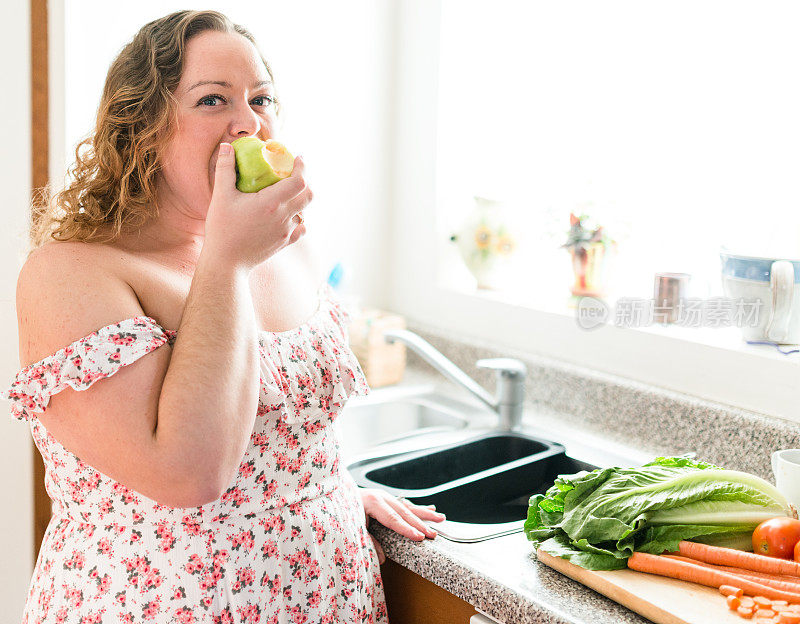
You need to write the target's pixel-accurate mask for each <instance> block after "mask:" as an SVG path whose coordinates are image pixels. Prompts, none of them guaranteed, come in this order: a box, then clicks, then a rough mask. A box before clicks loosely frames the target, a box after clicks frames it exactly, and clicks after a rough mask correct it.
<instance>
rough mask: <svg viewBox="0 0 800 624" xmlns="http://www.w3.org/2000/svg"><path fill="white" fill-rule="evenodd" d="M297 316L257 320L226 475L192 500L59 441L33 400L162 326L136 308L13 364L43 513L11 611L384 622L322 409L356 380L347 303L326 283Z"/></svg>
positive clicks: (42, 618)
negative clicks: (22, 591) (143, 485)
mask: <svg viewBox="0 0 800 624" xmlns="http://www.w3.org/2000/svg"><path fill="white" fill-rule="evenodd" d="M318 300H319V306H318V309H317V312H316V313H315V314H314V316H313V317H312V318H311V319H309V320H308V321H307V322H306V323H305V324H303V325H301V326H300V327H297V328H295V329H293V330H289V331H285V332H259V337H258V341H259V351H260V354H261V356H262V357H261V380H260V386H261V388H260V396H259V402H258V412H257V415H256V419H255V425H254V427H253V432H252V434H251V436H250V442H249V444H248V446H247V450H246V452H245V454H244V456H243V457H242V460H241V463H240V465H239V470H238V473H237V475H236V476H235V477H234V479H233V480H232V481H231V483H230V486H229V487H228V488H227V489H226V490H225V492H224V493H223V494H222V496H221V497H220V498H219V499H217V500H216V501H214V502H212V503H208V504H205V505H202V506H199V507H194V508H178V507H167V506H162V505H159V504H158V503H157V502H156V501H154V500H152V499H149V498H147V497H145V496H143V495H141V494H140V493H138V492H136V491H134V490H132V489H130V488H128V487H126V486H125V485H124V484H122V483H119V482H117V481H115V480H113V479H111V478H110V477H108V476H107V475H105V474H103V473H102V472H99V471H98V470H96V469H95V468H93V467H92V466H90V465H88V464H86V463H85V462H83V461H81V459H80V458H78V457H77V456H75V455H74V454H73V453H71V452H70V451H68V450H67V449H66V448H65V447H63V446H62V445H61V444H59V442H58V441H57V440H56V439H55V438H54V437H53V436H52V435H51V434H50V433H49V432H48V431H47V430H46V429H45V428H44V426H43V425H42V423H41V422H40V421H39V419H38V418H37V416H36V414H37V413H41V412H44V411H45V409H46V407H47V403H48V401H49V398H50V396H52V395H53V394H55V393H57V392H60V391H62V390H64V389H66V388H67V386H69V387H70V388H72V389H74V390H77V391H83V390H86V389H88V388H89V387H90V386H91V385H92V384H93V383H95V382H97V381H98V380H101V379H103V378H104V377H108V376H111V375H113V374H114V373H116V372H117V371H118V370H119V369H120V368H122V367H123V366H127V365H129V364H133V363H134V362H135V361H136V360H138V359H139V358H141V357H143V356H145V355H147V354H148V353H150V352H151V351H153V350H154V349H158V348H159V347H160V346H162V345H164V344H167V343H169V344H173V343H174V341H175V339H176V337H177V332H176V331H174V330H168V329H163V328H162V327H161V326H160V325H159V324H158V323H157V322H156V321H155V320H154V319H153V318H151V317H148V316H137V317H132V318H127V319H124V320H121V321H119V322H118V323H114V324H112V325H108V326H106V327H102V328H100V329H98V330H96V331H94V332H92V333H91V334H89V335H88V336H85V337H84V338H81V339H79V340H76V341H75V342H73V343H72V344H70V345H68V346H66V347H64V348H63V349H61V350H60V351H58V352H57V353H54V354H52V355H50V356H48V357H46V358H44V359H43V360H41V361H39V362H36V363H34V364H31V365H30V366H27V367H25V368H23V369H22V370H21V371H20V372H19V373H18V374H17V375H16V379H15V380H14V382H13V383H12V384H11V386H10V388H8V389H7V390H5V391H4V392H3V394H2V395H1V396H2V398H5V399H8V400H10V401H12V403H11V410H12V413H13V415H14V416H15V417H16V418H18V419H20V420H27V421H28V424H29V425H30V428H31V432H32V435H33V439H34V441H35V443H36V446H37V447H38V449H39V451H40V452H41V454H42V457H43V458H44V464H45V468H46V473H45V486H46V489H47V493H48V495H49V496H50V498H51V499H52V502H53V515H52V518H51V520H50V524H49V526H48V527H47V531H46V533H45V536H44V540H43V541H42V545H41V550H40V552H39V557H38V560H37V562H36V567H35V569H34V573H33V578H32V580H31V585H30V590H29V594H28V600H27V605H26V609H25V612H24V614H23V617H22V621H23V623H24V624H38V623H40V622H41V623H48V624H50V623H54V624H55V623H75V624H90V623H96V622H97V623H99V622H102V623H104V624H112V623H113V624H117V623H126V622H157V623H159V624H161V623H172V622H174V623H176V624H191V623H194V622H197V623H200V622H202V623H209V624H211V623H213V624H223V623H233V622H237V623H238V622H246V623H256V622H258V623H263V624H278V623H281V624H283V623H287V624H288V623H291V624H301V623H308V624H319V623H326V622H336V623H340V622H341V623H344V622H347V623H350V622H372V623H376V624H378V623H386V622H387V614H386V605H385V602H384V594H383V586H382V582H381V576H380V568H379V566H378V559H377V555H376V553H375V550H374V547H373V546H372V542H371V540H370V537H369V534H368V533H367V530H366V526H365V522H364V508H363V506H362V503H361V498H360V496H359V493H358V491H357V488H356V486H355V483H354V482H353V480H352V479H351V478H350V476H349V474H348V473H347V470H346V469H345V468H344V466H342V464H341V462H340V457H339V444H338V439H337V433H336V428H335V426H334V425H335V421H336V418H337V416H338V415H339V413H340V412H341V410H342V408H343V407H344V405H345V403H346V401H347V398H348V397H349V396H351V395H354V394H367V393H368V392H369V387H368V385H367V382H366V379H365V377H364V373H363V371H362V369H361V367H360V366H359V364H358V361H357V360H356V358H355V356H354V355H353V352H352V351H351V350H350V348H349V346H348V340H347V321H348V320H349V315H348V313H347V311H346V309H345V308H344V306H343V304H342V302H341V301H340V300H339V298H338V296H337V294H336V293H335V291H334V290H333V289H332V287H331V286H330V285H329V284H327V283H326V282H325V283H323V284H322V285H321V286H320V288H319V291H318Z"/></svg>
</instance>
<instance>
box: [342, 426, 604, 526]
mask: <svg viewBox="0 0 800 624" xmlns="http://www.w3.org/2000/svg"><path fill="white" fill-rule="evenodd" d="M595 468H596V466H594V465H593V464H590V463H587V462H584V461H580V460H577V459H575V458H572V457H569V456H568V455H567V454H566V451H565V448H564V447H563V446H562V445H561V444H558V443H556V442H552V441H549V440H544V439H541V438H538V437H535V436H532V435H529V434H526V433H522V432H517V431H511V432H502V431H486V432H482V433H477V434H476V433H475V432H472V435H471V436H470V437H468V438H466V439H462V440H461V441H458V442H455V443H450V444H447V445H443V446H439V447H435V448H426V449H423V450H418V451H411V452H408V453H405V454H400V455H395V456H388V457H382V458H378V459H366V460H362V461H356V462H353V463H351V464H350V465H349V466H348V469H349V470H350V473H351V474H352V475H353V479H354V480H355V482H356V484H358V485H360V486H362V487H380V488H383V489H384V490H386V491H388V492H389V493H391V494H394V495H395V496H399V497H402V498H406V499H408V500H410V501H411V502H413V503H416V504H418V505H430V504H433V505H436V509H437V510H438V511H441V512H442V513H444V514H445V515H446V516H447V520H446V521H445V522H442V523H435V524H432V526H434V527H435V528H436V530H437V531H438V532H439V534H441V535H442V536H443V537H445V538H448V539H452V540H453V541H463V542H473V541H481V540H483V539H489V538H491V537H498V536H500V535H507V534H509V533H515V532H519V531H521V530H522V528H523V524H524V522H525V518H526V517H527V513H528V499H529V498H530V497H531V496H532V495H533V494H536V493H539V492H542V493H543V492H544V491H545V490H546V489H547V488H549V487H550V486H551V485H553V482H554V481H555V479H556V477H558V475H560V474H573V473H575V472H579V471H581V470H594V469H595Z"/></svg>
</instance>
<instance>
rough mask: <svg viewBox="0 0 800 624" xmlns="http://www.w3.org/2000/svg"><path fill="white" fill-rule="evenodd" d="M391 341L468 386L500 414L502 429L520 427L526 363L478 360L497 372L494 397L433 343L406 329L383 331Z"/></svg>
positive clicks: (385, 337)
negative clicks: (403, 346) (400, 344)
mask: <svg viewBox="0 0 800 624" xmlns="http://www.w3.org/2000/svg"><path fill="white" fill-rule="evenodd" d="M383 337H384V339H385V340H386V342H388V343H390V344H391V343H394V342H395V341H397V340H399V341H400V342H402V343H404V344H405V345H406V346H408V347H410V348H411V349H413V350H414V351H415V352H416V353H418V354H419V355H420V356H421V357H422V358H423V359H424V360H425V361H426V362H428V364H430V365H431V366H433V367H434V368H435V369H436V370H438V371H439V372H440V373H442V374H443V375H444V376H445V377H447V378H448V379H450V380H451V381H454V382H455V383H457V384H458V385H459V386H461V387H462V388H466V389H467V390H469V391H470V392H471V393H472V394H473V395H475V396H476V397H478V398H479V399H480V400H481V401H483V403H485V404H486V405H487V406H488V407H489V408H490V409H492V410H493V411H495V412H497V415H498V416H499V417H500V428H501V429H504V430H512V429H518V428H519V426H520V423H521V422H522V402H523V400H524V399H525V374H526V373H527V369H526V368H525V364H524V363H523V362H522V361H520V360H518V359H516V358H488V359H483V360H478V361H477V362H476V363H475V365H476V366H477V367H478V368H492V369H494V370H496V371H497V393H496V396H495V397H493V396H492V395H491V394H489V393H488V392H487V391H486V390H484V389H483V387H481V386H480V385H479V384H478V383H476V382H475V381H474V380H473V379H472V378H471V377H470V376H469V375H467V374H466V373H465V372H464V371H463V370H461V369H460V368H459V367H458V366H456V365H455V364H453V363H452V362H451V361H450V360H448V359H447V358H446V357H445V356H444V355H443V354H442V353H441V352H440V351H438V350H437V349H436V348H435V347H434V346H433V345H432V344H431V343H429V342H428V341H427V340H425V339H423V338H422V337H421V336H418V335H417V334H415V333H414V332H411V331H408V330H407V329H390V330H387V331H385V332H383Z"/></svg>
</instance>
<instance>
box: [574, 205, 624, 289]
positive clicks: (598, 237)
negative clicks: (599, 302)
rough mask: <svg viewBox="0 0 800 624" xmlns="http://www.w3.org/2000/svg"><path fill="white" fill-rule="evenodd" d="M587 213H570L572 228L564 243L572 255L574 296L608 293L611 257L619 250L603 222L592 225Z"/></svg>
mask: <svg viewBox="0 0 800 624" xmlns="http://www.w3.org/2000/svg"><path fill="white" fill-rule="evenodd" d="M588 222H589V217H588V215H585V214H581V215H580V216H575V214H574V213H570V215H569V225H570V227H569V231H568V232H567V242H566V243H564V244H563V245H562V247H565V248H566V249H567V250H568V251H569V253H570V257H571V258H572V272H573V274H574V276H575V282H574V283H573V285H572V288H571V291H572V294H573V296H575V297H602V296H604V295H605V294H606V292H605V291H606V277H607V276H606V268H607V264H608V258H609V256H610V255H611V253H612V252H614V251H616V245H617V243H616V241H615V240H613V239H612V238H611V237H609V236H608V235H607V234H606V232H605V229H604V228H603V227H602V226H597V227H590V226H589V225H588Z"/></svg>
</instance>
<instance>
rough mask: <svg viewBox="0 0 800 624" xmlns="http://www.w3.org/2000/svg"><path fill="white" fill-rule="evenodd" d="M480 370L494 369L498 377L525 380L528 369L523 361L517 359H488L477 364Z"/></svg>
mask: <svg viewBox="0 0 800 624" xmlns="http://www.w3.org/2000/svg"><path fill="white" fill-rule="evenodd" d="M475 366H477V367H478V368H492V369H494V370H496V371H497V372H498V377H501V376H502V377H507V378H509V379H524V378H525V374H526V373H527V372H528V369H527V368H526V366H525V363H524V362H523V361H522V360H518V359H516V358H486V359H483V360H478V361H477V362H475Z"/></svg>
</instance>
